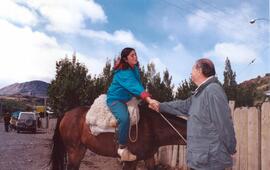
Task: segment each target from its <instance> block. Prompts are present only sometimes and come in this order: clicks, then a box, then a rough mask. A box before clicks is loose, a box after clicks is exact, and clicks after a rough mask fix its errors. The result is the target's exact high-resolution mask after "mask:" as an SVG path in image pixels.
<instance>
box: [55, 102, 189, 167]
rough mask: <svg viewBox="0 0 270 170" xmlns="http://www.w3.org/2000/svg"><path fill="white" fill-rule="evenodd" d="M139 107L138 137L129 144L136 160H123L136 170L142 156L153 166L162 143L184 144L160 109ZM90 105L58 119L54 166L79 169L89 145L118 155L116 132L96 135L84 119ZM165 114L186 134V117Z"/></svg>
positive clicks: (106, 153) (110, 154) (91, 147)
mask: <svg viewBox="0 0 270 170" xmlns="http://www.w3.org/2000/svg"><path fill="white" fill-rule="evenodd" d="M139 108H140V121H139V123H138V139H137V141H136V142H134V143H131V142H130V141H129V142H128V148H129V149H130V151H131V152H132V153H134V154H135V155H137V160H136V161H133V162H124V164H123V170H135V169H136V166H137V163H138V161H140V160H144V161H145V165H146V167H147V169H154V168H155V167H154V166H155V162H154V154H155V153H156V152H157V151H158V148H159V147H160V146H165V145H176V144H181V145H184V144H185V142H184V141H183V140H182V139H181V138H180V137H179V136H178V135H177V133H176V132H175V131H174V130H173V129H172V128H171V127H170V126H169V125H168V123H166V122H165V120H164V119H163V118H162V117H161V116H160V115H159V113H157V112H155V111H153V110H151V109H149V108H148V107H147V106H146V105H145V106H143V105H142V106H139ZM88 109H89V107H77V108H75V109H73V110H71V111H68V112H66V113H65V114H64V117H63V118H62V119H61V118H60V119H58V121H57V125H56V129H55V132H54V136H53V142H54V144H53V150H52V155H51V164H52V169H53V170H62V169H66V168H67V169H69V170H71V169H79V166H80V162H81V160H82V159H83V157H84V155H85V152H86V149H90V150H91V151H92V152H94V153H97V154H99V155H103V156H109V157H118V155H117V148H118V145H117V143H116V140H115V134H114V133H101V134H99V135H97V136H94V135H92V134H91V131H90V128H89V125H87V124H86V123H85V116H86V113H87V111H88ZM165 116H166V117H167V119H168V120H169V121H170V122H171V124H172V125H173V126H174V127H175V128H176V129H177V130H178V131H179V132H180V133H181V134H182V135H183V136H184V137H185V138H186V120H184V119H180V118H177V117H175V116H172V115H168V114H165ZM131 134H132V136H133V137H134V136H135V135H136V132H135V128H132V131H131ZM66 158H67V159H66ZM65 161H66V162H67V164H65ZM66 166H67V167H66Z"/></svg>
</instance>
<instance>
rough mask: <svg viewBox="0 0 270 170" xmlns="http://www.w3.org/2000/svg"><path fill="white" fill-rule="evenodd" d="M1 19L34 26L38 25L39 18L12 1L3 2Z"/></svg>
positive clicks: (0, 11) (0, 10)
mask: <svg viewBox="0 0 270 170" xmlns="http://www.w3.org/2000/svg"><path fill="white" fill-rule="evenodd" d="M1 18H2V19H6V20H9V21H10V22H13V23H16V24H21V25H29V26H33V25H35V24H36V23H37V17H36V15H35V13H34V12H33V11H31V10H30V9H28V8H26V7H24V6H21V5H18V4H16V3H15V2H14V1H11V0H3V1H1V5H0V19H1Z"/></svg>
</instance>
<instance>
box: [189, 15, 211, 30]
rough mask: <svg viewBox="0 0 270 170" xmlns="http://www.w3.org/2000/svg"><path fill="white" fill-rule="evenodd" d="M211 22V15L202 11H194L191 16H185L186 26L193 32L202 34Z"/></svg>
mask: <svg viewBox="0 0 270 170" xmlns="http://www.w3.org/2000/svg"><path fill="white" fill-rule="evenodd" d="M212 20H213V17H212V14H210V13H207V12H204V11H202V10H198V11H196V12H195V13H194V14H193V15H189V16H187V22H188V26H189V27H190V28H191V29H192V30H193V31H195V32H202V31H204V30H205V29H206V28H208V26H209V22H211V21H212Z"/></svg>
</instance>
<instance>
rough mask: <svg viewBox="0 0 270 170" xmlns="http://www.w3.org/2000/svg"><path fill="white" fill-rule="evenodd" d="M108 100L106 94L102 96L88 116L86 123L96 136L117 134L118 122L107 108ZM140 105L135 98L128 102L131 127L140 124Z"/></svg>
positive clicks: (97, 99) (91, 108)
mask: <svg viewBox="0 0 270 170" xmlns="http://www.w3.org/2000/svg"><path fill="white" fill-rule="evenodd" d="M106 100H107V95H106V94H102V95H100V96H99V97H98V98H96V99H95V101H94V103H93V104H92V106H91V107H90V109H89V110H88V112H87V114H86V123H87V124H88V125H89V127H90V130H91V133H92V134H93V135H95V136H96V135H98V134H100V133H103V132H115V129H116V127H117V120H116V118H115V117H114V115H113V114H112V112H111V111H110V109H109V107H108V106H107V102H106ZM138 103H139V100H137V99H136V98H135V97H133V98H132V99H131V100H130V101H128V102H127V106H128V111H129V117H130V124H131V126H132V125H135V124H137V123H138V122H139V107H138Z"/></svg>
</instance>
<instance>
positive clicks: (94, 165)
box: [0, 123, 145, 170]
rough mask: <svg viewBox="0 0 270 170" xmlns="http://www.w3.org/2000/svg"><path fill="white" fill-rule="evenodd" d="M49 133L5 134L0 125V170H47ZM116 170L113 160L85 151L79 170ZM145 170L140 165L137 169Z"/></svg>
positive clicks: (115, 163) (13, 132) (119, 167)
mask: <svg viewBox="0 0 270 170" xmlns="http://www.w3.org/2000/svg"><path fill="white" fill-rule="evenodd" d="M51 137H52V134H51V133H47V132H46V130H44V129H38V131H37V133H36V134H31V133H16V132H15V131H12V132H8V133H7V132H5V131H4V124H3V123H0V169H1V170H47V169H49V167H48V166H47V165H48V161H49V155H50V145H51ZM88 169H91V170H118V169H121V166H120V164H119V163H118V162H117V160H116V159H115V158H109V157H102V156H99V155H96V154H94V153H92V152H90V151H87V153H86V155H85V157H84V159H83V161H82V164H81V167H80V170H88ZM137 169H138V170H145V168H144V166H143V164H142V163H140V165H139V166H138V168H137Z"/></svg>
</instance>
